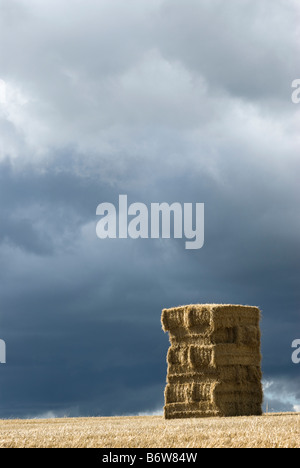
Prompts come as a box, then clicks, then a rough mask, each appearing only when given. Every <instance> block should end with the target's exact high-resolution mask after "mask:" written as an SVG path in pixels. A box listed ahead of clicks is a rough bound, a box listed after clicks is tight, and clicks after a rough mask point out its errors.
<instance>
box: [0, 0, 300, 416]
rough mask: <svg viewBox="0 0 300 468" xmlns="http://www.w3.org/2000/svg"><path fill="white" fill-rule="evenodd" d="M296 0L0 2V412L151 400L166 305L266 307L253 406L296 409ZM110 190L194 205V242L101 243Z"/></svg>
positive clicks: (299, 142) (112, 406)
mask: <svg viewBox="0 0 300 468" xmlns="http://www.w3.org/2000/svg"><path fill="white" fill-rule="evenodd" d="M299 15H300V9H299V2H298V1H296V0H278V1H276V2H273V1H271V0H226V2H225V1H224V0H200V1H199V0H151V2H149V1H148V0H127V1H126V2H124V1H123V0H84V1H83V0H72V2H70V0H51V1H50V0H44V1H43V2H41V1H38V0H0V79H1V80H2V81H1V83H2V91H1V99H0V101H1V102H0V194H1V196H0V339H2V340H4V341H5V343H6V350H7V363H6V364H1V365H0V417H1V418H16V417H17V418H27V417H29V418H39V417H56V416H58V417H59V416H111V415H113V416H114V415H128V414H160V413H161V411H162V407H163V404H164V396H163V391H164V387H165V382H166V371H167V364H166V353H167V349H168V347H169V341H168V336H167V335H166V334H164V333H163V331H162V329H161V324H160V315H161V310H162V309H163V308H165V307H173V306H178V305H182V304H190V303H233V304H249V305H254V306H258V307H260V308H261V310H262V323H261V327H262V354H263V361H262V365H263V374H264V387H265V403H264V405H266V403H268V407H269V410H270V411H296V410H298V411H299V407H300V377H299V370H300V367H299V365H296V364H294V363H293V362H292V359H291V356H292V352H293V350H292V348H291V345H292V342H293V341H294V340H295V339H300V329H299V306H300V297H299V296H300V293H299V291H300V288H299V279H300V248H299V247H300V245H299V244H300V241H299V239H300V236H299V235H300V217H299V196H300V188H299V171H300V158H299V150H300V134H299V123H300V105H296V104H293V103H292V100H291V94H292V88H291V84H292V82H293V80H295V79H299V78H300V64H299V53H300V26H299V24H300V22H299ZM4 85H5V86H4ZM4 87H5V93H4V94H5V98H4V97H3V96H4V94H3V89H4ZM120 194H126V195H127V196H128V201H129V203H134V202H141V203H144V204H146V205H147V206H149V205H150V204H151V203H161V202H167V203H170V204H171V203H173V202H179V203H194V204H195V203H204V204H205V244H204V246H203V248H202V249H199V250H187V249H185V247H184V239H105V240H100V239H99V238H98V237H97V236H96V224H97V221H98V220H99V219H98V218H97V216H96V208H97V206H98V205H99V204H101V203H104V202H109V203H113V204H115V205H116V206H117V204H118V198H119V195H120Z"/></svg>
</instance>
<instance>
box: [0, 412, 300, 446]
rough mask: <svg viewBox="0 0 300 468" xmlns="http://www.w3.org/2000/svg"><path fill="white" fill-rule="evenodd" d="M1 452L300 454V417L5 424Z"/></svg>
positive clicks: (0, 424)
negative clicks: (78, 450)
mask: <svg viewBox="0 0 300 468" xmlns="http://www.w3.org/2000/svg"><path fill="white" fill-rule="evenodd" d="M0 447H1V448H14V447H16V448H23V447H24V448H27V447H32V448H44V447H45V448H46V447H47V448H56V447H57V448H60V447H61V448H67V447H74V448H80V447H82V448H83V447H87V448H89V447H90V448H92V447H94V448H221V447H224V448H300V414H296V413H290V414H289V413H286V414H278V415H277V414H269V415H264V416H250V417H244V416H243V417H236V418H210V419H184V420H177V419H173V420H165V419H164V418H163V417H160V416H143V417H122V418H121V417H120V418H118V417H115V418H65V419H49V420H5V421H0Z"/></svg>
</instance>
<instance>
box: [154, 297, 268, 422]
mask: <svg viewBox="0 0 300 468" xmlns="http://www.w3.org/2000/svg"><path fill="white" fill-rule="evenodd" d="M259 322H260V310H259V309H258V308H257V307H248V306H238V305H217V304H207V305H188V306H183V307H176V308H173V309H164V310H163V311H162V327H163V330H164V331H165V332H167V331H168V332H169V336H170V342H171V347H170V348H169V351H168V356H167V362H168V374H167V386H166V389H165V408H164V413H165V418H167V419H172V418H196V417H209V416H244V415H261V414H262V399H263V393H262V385H261V378H262V373H261V354H260V328H259Z"/></svg>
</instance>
